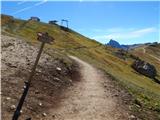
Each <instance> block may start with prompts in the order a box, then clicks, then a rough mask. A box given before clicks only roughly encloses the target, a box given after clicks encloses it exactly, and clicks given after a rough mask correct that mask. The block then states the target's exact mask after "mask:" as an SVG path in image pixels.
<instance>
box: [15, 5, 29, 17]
mask: <svg viewBox="0 0 160 120" xmlns="http://www.w3.org/2000/svg"><path fill="white" fill-rule="evenodd" d="M31 8H32V6H29V7H26V8H23V9H20V10H18V11H16V12H14V13H13V14H14V15H15V14H18V13H21V12H23V11H26V10H29V9H31Z"/></svg>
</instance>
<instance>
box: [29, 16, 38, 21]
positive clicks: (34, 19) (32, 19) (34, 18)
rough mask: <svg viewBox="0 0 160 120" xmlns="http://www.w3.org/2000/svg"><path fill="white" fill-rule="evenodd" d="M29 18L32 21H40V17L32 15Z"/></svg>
mask: <svg viewBox="0 0 160 120" xmlns="http://www.w3.org/2000/svg"><path fill="white" fill-rule="evenodd" d="M29 20H31V21H37V22H39V21H40V19H39V18H38V17H31V18H30V19H29Z"/></svg>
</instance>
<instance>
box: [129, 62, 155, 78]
mask: <svg viewBox="0 0 160 120" xmlns="http://www.w3.org/2000/svg"><path fill="white" fill-rule="evenodd" d="M132 68H133V69H135V70H136V71H137V72H139V73H140V74H143V75H145V76H147V77H150V78H155V76H156V75H157V71H156V68H155V67H154V66H153V65H151V64H149V63H147V62H145V61H142V60H140V59H138V60H136V61H135V62H134V63H133V64H132Z"/></svg>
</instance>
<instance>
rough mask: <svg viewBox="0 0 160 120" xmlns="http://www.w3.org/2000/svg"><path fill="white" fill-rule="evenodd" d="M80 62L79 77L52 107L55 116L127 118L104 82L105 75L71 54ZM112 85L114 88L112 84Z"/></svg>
mask: <svg viewBox="0 0 160 120" xmlns="http://www.w3.org/2000/svg"><path fill="white" fill-rule="evenodd" d="M70 57H71V58H72V59H74V60H75V61H77V63H78V64H79V65H80V72H81V77H82V78H81V80H80V81H79V82H78V83H76V84H75V85H74V86H72V87H70V88H69V90H68V92H66V93H65V95H64V96H63V97H62V99H61V101H60V105H59V107H57V108H55V109H52V110H51V114H52V115H53V116H52V118H49V120H50V119H54V120H127V119H128V113H127V112H125V111H124V110H123V109H122V108H121V107H119V105H118V103H117V99H116V98H115V97H113V93H112V92H111V91H110V90H108V91H106V89H105V88H104V86H103V83H104V80H105V79H106V78H105V77H104V76H103V75H102V73H101V72H100V71H99V70H97V69H96V68H94V67H92V66H91V65H89V64H88V63H86V62H84V61H82V60H80V59H78V58H76V57H73V56H70ZM112 89H114V88H112Z"/></svg>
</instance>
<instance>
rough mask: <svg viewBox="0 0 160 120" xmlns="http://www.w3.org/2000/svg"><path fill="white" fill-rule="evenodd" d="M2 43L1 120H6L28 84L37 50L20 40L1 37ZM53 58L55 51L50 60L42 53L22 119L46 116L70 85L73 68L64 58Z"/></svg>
mask: <svg viewBox="0 0 160 120" xmlns="http://www.w3.org/2000/svg"><path fill="white" fill-rule="evenodd" d="M1 40H2V41H1V43H2V67H1V74H2V77H1V78H2V79H1V83H2V86H1V87H2V91H1V99H2V119H3V120H9V119H10V118H11V116H12V115H13V111H14V110H15V107H16V105H17V103H18V100H19V98H20V96H21V94H22V92H23V86H24V81H27V80H28V76H29V73H30V72H31V68H32V66H33V64H34V61H35V59H36V56H37V52H38V49H39V48H38V47H39V46H32V45H30V44H28V43H26V41H24V40H23V39H20V38H14V37H9V36H4V35H3V36H2V38H1ZM50 52H51V51H50ZM54 55H56V54H55V53H54V51H53V52H52V56H51V55H48V54H47V53H45V52H43V53H42V56H41V58H40V61H39V64H38V67H37V70H36V74H35V76H34V79H33V81H32V84H31V89H30V91H29V94H28V97H27V100H26V102H27V104H24V109H23V111H22V117H21V118H22V119H26V118H27V117H33V116H34V118H35V119H38V118H39V119H40V118H42V117H43V116H44V115H47V114H48V113H47V110H48V109H49V108H50V107H53V106H55V105H57V104H56V102H57V101H58V97H59V96H60V95H61V93H63V90H65V88H66V87H68V86H70V85H72V77H73V75H74V73H75V64H74V65H73V62H72V61H71V60H70V59H69V58H67V57H64V56H63V57H62V56H60V55H56V56H59V57H55V56H54ZM53 56H54V57H53ZM23 113H25V115H24V114H23ZM35 116H36V117H35Z"/></svg>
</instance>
